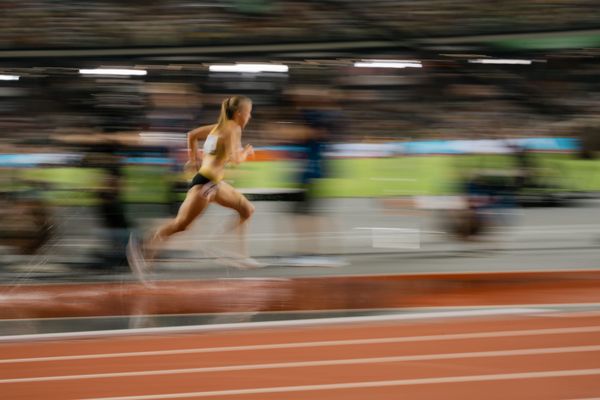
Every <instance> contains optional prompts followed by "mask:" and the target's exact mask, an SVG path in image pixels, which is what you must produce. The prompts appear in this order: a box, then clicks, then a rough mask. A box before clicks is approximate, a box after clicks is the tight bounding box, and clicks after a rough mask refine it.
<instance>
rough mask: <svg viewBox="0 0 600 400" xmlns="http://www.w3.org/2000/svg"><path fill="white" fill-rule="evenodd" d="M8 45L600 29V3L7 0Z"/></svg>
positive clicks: (1, 40) (1, 15) (0, 18)
mask: <svg viewBox="0 0 600 400" xmlns="http://www.w3.org/2000/svg"><path fill="white" fill-rule="evenodd" d="M0 7H1V10H2V12H0V27H1V30H2V35H0V47H2V48H44V47H50V48H52V47H56V48H66V47H70V48H95V47H123V46H180V45H192V44H210V45H213V44H215V43H235V44H241V43H243V44H247V43H254V42H255V41H260V42H265V41H266V42H281V41H282V40H285V41H286V42H293V41H320V40H339V39H356V38H361V39H364V38H372V37H388V38H394V39H402V38H414V37H426V36H452V35H472V34H492V33H505V32H535V31H549V30H565V29H574V28H575V29H584V28H595V27H597V26H598V21H599V20H600V11H599V9H598V7H597V4H596V2H595V1H593V0H558V1H519V0H504V1H470V0H427V1H394V0H374V1H369V2H368V6H365V3H364V2H357V1H351V0H327V1H305V0H303V1H291V0H283V1H274V0H220V1H197V0H177V1H174V0H153V1H139V0H135V1H128V2H120V1H115V0H102V1H100V0H90V1H68V2H64V1H57V0H23V1H8V0H6V1H2V2H1V3H0Z"/></svg>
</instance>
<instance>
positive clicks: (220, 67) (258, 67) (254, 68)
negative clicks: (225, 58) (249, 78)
mask: <svg viewBox="0 0 600 400" xmlns="http://www.w3.org/2000/svg"><path fill="white" fill-rule="evenodd" d="M208 70H209V71H212V72H251V73H258V72H288V70H289V67H288V66H287V65H283V64H238V63H236V64H215V65H209V67H208Z"/></svg>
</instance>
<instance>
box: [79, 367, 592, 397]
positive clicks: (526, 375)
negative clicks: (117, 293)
mask: <svg viewBox="0 0 600 400" xmlns="http://www.w3.org/2000/svg"><path fill="white" fill-rule="evenodd" d="M590 375H600V368H595V369H575V370H562V371H536V372H521V373H514V374H490V375H466V376H446V377H439V378H419V379H400V380H390V381H369V382H350V383H332V384H324V385H304V386H279V387H265V388H251V389H237V390H216V391H211V392H188V393H168V394H150V395H142V396H124V397H96V398H88V399H84V400H157V399H181V398H186V397H188V398H189V397H211V396H213V397H216V396H234V395H241V394H261V393H287V392H308V391H316V390H336V389H360V388H371V387H382V386H388V387H389V386H409V385H430V384H440V383H462V382H485V381H502V380H512V379H536V378H561V377H569V376H590Z"/></svg>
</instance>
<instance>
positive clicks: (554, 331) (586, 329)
mask: <svg viewBox="0 0 600 400" xmlns="http://www.w3.org/2000/svg"><path fill="white" fill-rule="evenodd" d="M590 332H600V326H582V327H576V328H547V329H529V330H514V331H496V332H470V333H455V334H443V335H428V336H404V337H402V336H400V337H386V338H372V339H349V340H327V341H314V342H293V343H278V344H259V345H247V346H226V347H201V348H191V349H177V350H154V351H136V352H124V353H104V354H102V353H101V354H81V355H70V356H50V357H32V358H12V359H4V360H0V363H2V364H14V363H31V362H48V361H66V360H90V359H102V358H125V357H147V356H163V355H178V354H197V353H220V352H230V351H255V350H273V349H295V348H308V347H333V346H353V345H369V344H382V343H411V342H428V341H436V340H438V341H441V340H464V339H482V338H498V337H522V336H542V335H568V334H573V333H590Z"/></svg>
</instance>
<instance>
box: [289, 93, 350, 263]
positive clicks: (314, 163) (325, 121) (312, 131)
mask: <svg viewBox="0 0 600 400" xmlns="http://www.w3.org/2000/svg"><path fill="white" fill-rule="evenodd" d="M288 95H289V100H290V101H291V106H292V108H293V112H294V114H295V118H296V119H297V120H299V126H298V129H295V130H294V133H293V134H292V137H293V139H294V140H295V143H296V145H297V146H298V147H299V148H300V149H301V151H300V152H299V153H298V169H297V171H296V174H295V178H296V183H297V187H298V188H299V189H300V191H299V192H298V194H297V195H296V196H297V197H296V198H295V202H294V206H293V212H294V214H295V216H294V218H293V219H294V228H295V230H296V235H297V241H298V245H297V252H298V254H297V256H296V257H292V258H289V259H287V260H284V263H285V264H289V265H297V266H324V267H337V266H343V265H344V264H345V263H344V262H343V261H342V260H340V259H338V258H333V257H325V256H322V255H320V252H321V249H320V248H319V240H320V238H319V236H320V234H321V232H323V227H325V226H329V227H331V224H330V222H331V221H328V217H327V216H325V215H323V213H322V211H321V210H320V208H321V204H320V201H319V195H318V185H319V183H320V181H321V180H322V179H323V178H326V177H327V176H329V175H330V171H329V165H328V163H327V157H326V151H327V148H328V145H329V143H330V142H331V140H332V138H333V137H334V136H335V135H339V133H340V132H339V131H340V129H341V128H340V120H341V115H340V110H339V107H338V106H337V104H336V99H335V97H334V96H335V94H334V93H333V92H332V91H331V90H329V89H328V88H321V87H306V88H295V89H293V90H291V91H290V92H289V93H288Z"/></svg>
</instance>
